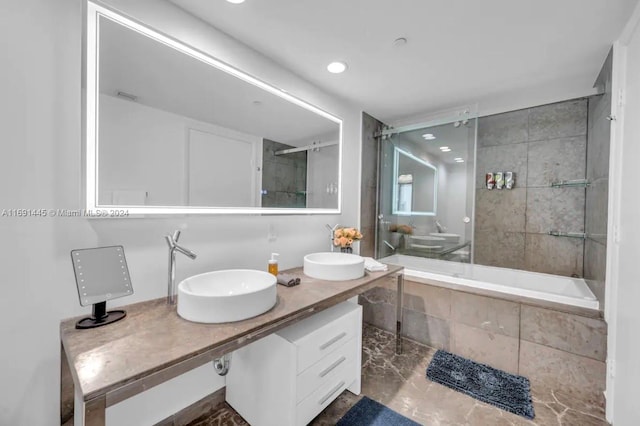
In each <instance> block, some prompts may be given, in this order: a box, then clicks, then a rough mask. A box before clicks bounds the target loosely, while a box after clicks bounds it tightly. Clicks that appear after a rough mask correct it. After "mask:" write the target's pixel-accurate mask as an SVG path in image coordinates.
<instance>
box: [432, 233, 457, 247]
mask: <svg viewBox="0 0 640 426" xmlns="http://www.w3.org/2000/svg"><path fill="white" fill-rule="evenodd" d="M429 235H431V236H434V237H438V238H443V239H445V240H447V242H449V243H455V244H458V243H459V242H460V235H458V234H447V233H439V232H432V233H431V234H429Z"/></svg>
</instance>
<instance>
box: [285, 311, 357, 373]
mask: <svg viewBox="0 0 640 426" xmlns="http://www.w3.org/2000/svg"><path fill="white" fill-rule="evenodd" d="M361 327H362V306H360V305H356V304H353V303H350V302H343V303H340V304H339V305H336V306H333V307H331V308H329V309H326V310H324V311H322V312H318V313H317V314H315V315H314V316H312V317H310V318H307V319H304V320H302V321H300V322H299V323H298V324H294V325H293V326H291V327H287V328H286V329H284V330H281V331H279V332H278V334H279V335H280V336H282V337H283V338H285V339H287V340H288V341H289V342H291V343H293V344H294V345H295V346H296V348H297V352H298V355H297V356H298V359H297V367H296V374H300V373H301V372H303V371H304V370H306V369H307V368H309V367H310V366H312V365H313V364H315V363H316V362H317V361H318V360H320V359H321V358H322V357H324V356H325V355H327V354H329V353H331V352H333V351H334V350H335V349H336V348H338V347H340V346H342V345H343V344H344V343H345V342H347V341H348V340H351V339H352V338H353V337H354V336H357V335H358V334H359V333H360V328H361Z"/></svg>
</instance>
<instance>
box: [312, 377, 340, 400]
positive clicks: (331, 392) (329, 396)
mask: <svg viewBox="0 0 640 426" xmlns="http://www.w3.org/2000/svg"><path fill="white" fill-rule="evenodd" d="M342 386H344V380H343V381H342V382H340V383H338V384H337V385H336V387H335V388H333V389H331V390H330V391H329V393H328V394H327V395H326V396H325V397H324V398H322V399H321V400H320V401H318V404H320V405H323V404H324V403H325V402H327V400H328V399H329V398H331V396H332V395H333V394H334V393H336V392H338V391H339V390H340V388H341V387H342Z"/></svg>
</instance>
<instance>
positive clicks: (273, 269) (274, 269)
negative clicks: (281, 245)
mask: <svg viewBox="0 0 640 426" xmlns="http://www.w3.org/2000/svg"><path fill="white" fill-rule="evenodd" d="M276 256H280V255H279V254H278V253H271V259H269V273H270V274H273V275H275V276H276V277H277V276H278V259H276Z"/></svg>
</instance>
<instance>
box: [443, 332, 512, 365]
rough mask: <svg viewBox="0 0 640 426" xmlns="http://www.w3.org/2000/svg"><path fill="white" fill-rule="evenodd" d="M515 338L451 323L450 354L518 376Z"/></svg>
mask: <svg viewBox="0 0 640 426" xmlns="http://www.w3.org/2000/svg"><path fill="white" fill-rule="evenodd" d="M518 346H519V341H518V338H517V337H509V336H505V335H503V334H497V333H492V332H490V331H486V330H482V329H480V328H475V327H469V326H468V325H465V324H460V323H451V352H453V353H455V354H456V355H460V356H463V357H465V358H469V359H472V360H474V361H476V362H480V363H483V364H487V365H490V366H491V367H493V368H498V369H500V370H504V371H506V372H509V373H512V374H518Z"/></svg>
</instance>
